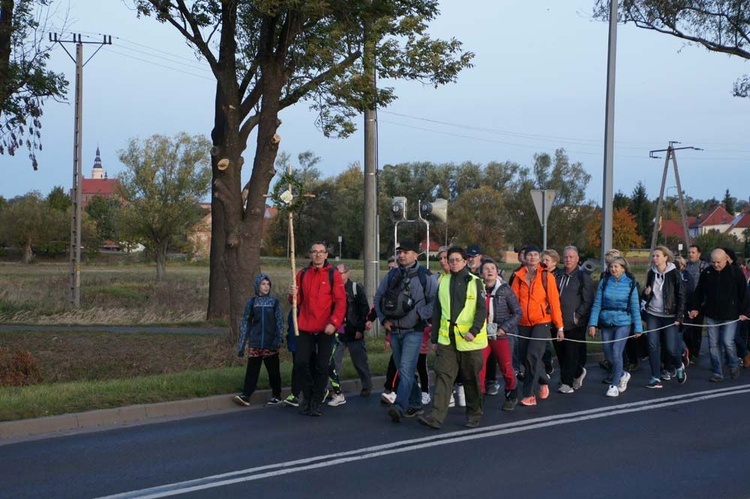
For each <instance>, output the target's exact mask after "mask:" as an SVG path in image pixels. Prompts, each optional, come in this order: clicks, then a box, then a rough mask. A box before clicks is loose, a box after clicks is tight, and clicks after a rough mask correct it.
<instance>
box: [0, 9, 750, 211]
mask: <svg viewBox="0 0 750 499" xmlns="http://www.w3.org/2000/svg"><path fill="white" fill-rule="evenodd" d="M56 3H57V4H58V5H60V6H61V7H58V12H57V14H58V16H60V15H63V14H64V13H65V12H64V11H65V9H66V8H67V9H68V16H69V30H70V31H69V32H75V33H81V34H83V35H85V36H87V38H86V40H87V41H96V40H99V39H101V35H100V34H108V35H112V41H113V44H112V45H111V46H106V47H104V48H102V49H101V50H100V51H99V52H98V53H97V54H96V55H95V56H94V57H93V58H92V59H91V60H90V61H89V62H88V64H87V65H86V67H85V69H84V112H83V114H84V117H83V126H84V130H83V174H84V177H89V176H90V174H91V167H92V165H93V162H94V154H95V151H96V148H97V146H99V147H100V148H101V152H102V160H103V164H104V167H105V169H106V171H107V173H108V175H109V176H110V177H114V176H116V175H117V174H118V173H119V172H120V171H122V168H123V166H122V165H121V164H120V163H119V160H118V159H117V158H118V151H119V150H121V149H124V148H125V147H126V144H127V141H128V140H129V139H130V138H131V137H141V138H145V137H148V136H150V135H152V134H155V133H160V134H168V135H172V134H175V133H177V132H180V131H185V132H188V133H191V134H206V135H209V134H210V131H211V126H212V120H213V115H212V110H213V99H214V88H215V84H214V83H213V78H212V76H211V74H210V72H209V71H208V69H207V66H206V65H205V64H204V63H202V62H199V61H197V60H196V59H195V57H194V55H193V53H192V51H191V49H190V48H189V47H187V46H186V44H185V43H184V42H183V40H182V39H181V37H180V36H179V35H178V33H177V32H176V30H174V29H173V28H171V27H170V26H167V25H163V24H159V23H158V22H156V21H155V20H154V19H152V18H145V19H140V20H139V19H137V18H136V15H135V13H134V11H133V10H132V9H131V8H129V7H128V5H129V3H128V2H123V1H121V0H69V2H67V3H65V2H59V1H58V2H56ZM592 6H593V0H592V1H585V0H570V1H568V0H534V1H529V0H518V1H510V0H500V1H498V0H472V1H471V2H459V1H457V0H443V1H442V2H441V10H442V16H441V17H440V19H439V20H438V21H437V22H435V23H434V24H433V29H432V32H433V34H434V35H435V36H439V37H444V38H445V37H456V38H458V39H459V40H462V41H463V42H464V46H465V48H466V49H468V50H471V51H473V52H474V53H476V58H475V59H474V68H472V69H469V70H466V71H465V72H464V73H462V74H461V75H460V77H459V81H458V83H456V84H452V85H448V86H445V87H441V88H439V89H434V88H432V87H429V86H424V85H422V84H420V83H415V82H411V83H395V84H394V85H395V86H396V93H397V95H398V96H399V99H398V100H397V101H396V102H395V103H394V104H393V105H392V106H391V107H390V108H388V109H382V110H381V111H380V113H379V164H380V166H381V167H382V166H384V165H386V164H395V163H402V162H410V161H432V162H435V163H443V162H457V163H460V162H464V161H472V162H477V163H482V164H485V163H487V162H490V161H508V160H509V161H515V162H518V163H520V164H522V165H526V166H530V165H531V164H532V163H533V155H534V154H535V153H540V152H548V153H550V154H552V153H554V150H555V149H556V148H559V147H563V148H565V149H566V151H567V152H568V154H569V156H570V159H571V161H573V162H575V161H580V162H581V163H583V165H584V168H585V169H586V170H587V171H588V172H589V173H590V174H591V175H592V180H591V183H590V184H589V188H588V190H587V197H588V198H589V199H591V200H594V201H596V202H597V203H599V204H600V203H601V192H602V168H603V166H602V165H603V137H604V106H605V90H606V88H605V86H606V63H607V25H606V24H605V23H602V22H599V21H594V20H592V19H591V11H592ZM68 38H69V37H68ZM66 48H68V50H69V51H70V52H71V53H72V54H75V49H74V46H73V45H72V44H67V45H66ZM95 48H96V46H95V45H86V46H85V56H86V58H88V56H90V55H91V54H93V52H94V50H95ZM50 67H51V68H52V69H53V70H55V71H61V72H64V73H65V74H66V75H67V77H68V80H69V81H70V82H71V87H70V92H69V95H70V103H54V102H49V103H48V104H47V106H46V107H45V114H44V117H43V129H42V141H43V145H44V150H43V151H42V152H41V153H38V160H39V163H40V167H39V171H36V172H34V171H32V169H31V167H30V165H29V163H28V160H27V159H26V154H25V152H24V151H23V150H22V151H20V152H19V153H18V154H17V156H16V157H15V158H10V157H8V156H0V163H1V164H2V165H3V168H4V170H5V171H6V172H7V175H6V180H5V181H4V182H2V185H0V195H2V196H5V197H6V198H11V197H14V196H17V195H21V194H25V193H26V192H29V191H31V190H38V191H40V192H41V193H42V194H44V195H46V194H47V193H48V192H49V191H50V190H51V189H52V188H53V187H54V186H56V185H61V186H64V187H65V188H66V189H68V188H69V187H70V185H71V183H72V175H73V174H72V169H73V167H72V165H73V159H72V158H73V111H74V106H73V95H74V88H73V87H74V81H75V64H74V62H73V61H72V60H71V59H70V58H69V57H68V55H67V54H66V53H65V51H64V50H63V48H62V47H60V46H59V45H58V46H56V47H55V48H54V50H53V57H52V59H51V62H50ZM743 73H750V65H748V63H747V61H744V60H742V59H739V58H731V57H729V56H725V55H722V54H717V53H709V52H708V51H706V50H705V49H702V48H700V47H695V46H685V45H684V44H683V43H681V42H680V41H679V40H676V39H674V38H671V37H669V36H666V35H659V34H656V33H651V32H647V31H645V30H639V29H637V28H635V27H634V26H632V25H630V24H628V25H620V26H619V29H618V46H617V87H616V111H615V178H614V185H615V192H617V191H622V192H625V193H626V194H630V193H631V192H632V190H633V188H634V187H635V185H636V183H637V182H638V181H639V180H641V181H643V182H644V183H645V185H646V188H647V191H648V193H649V195H650V196H651V197H655V196H656V195H658V190H659V185H660V182H661V172H662V168H663V164H664V163H663V159H661V160H658V159H649V157H648V156H649V154H648V153H649V150H652V149H664V148H666V147H667V145H668V142H669V141H670V140H676V141H680V142H682V145H684V146H696V147H701V148H704V149H705V150H704V151H681V152H678V156H677V159H678V163H679V167H680V177H681V181H682V185H683V189H685V190H686V191H687V193H688V194H689V195H690V196H693V197H696V198H704V199H706V198H711V197H716V198H718V199H721V198H722V197H723V195H724V192H725V190H726V189H727V188H729V189H730V192H731V193H732V195H734V196H736V197H738V198H741V199H748V197H749V196H750V189H748V182H747V179H748V173H747V172H748V166H750V144H748V137H749V136H750V134H749V133H748V125H750V99H739V98H735V97H732V95H731V90H732V83H733V82H734V81H735V80H736V79H737V78H738V77H739V76H741V75H742V74H743ZM282 120H283V124H282V126H281V128H280V130H279V133H280V134H281V136H282V143H281V150H282V151H286V152H288V153H290V154H291V155H292V157H294V158H296V155H297V154H298V153H300V152H303V151H306V150H311V151H313V152H314V153H315V154H316V155H318V156H320V157H321V158H322V162H321V165H320V166H321V170H322V171H323V173H324V175H333V174H336V173H338V172H340V171H342V170H343V169H344V168H346V167H347V166H348V165H350V164H351V163H354V162H360V163H361V162H362V161H363V147H364V146H363V135H362V134H361V133H357V134H355V135H353V136H352V137H350V138H348V139H346V140H337V139H325V138H324V137H323V136H322V134H321V133H320V132H319V131H318V130H316V128H315V126H314V120H315V116H314V115H313V114H311V113H310V112H309V111H308V110H307V104H306V103H304V102H302V103H301V104H298V105H297V107H296V108H294V109H289V110H286V111H284V112H283V114H282ZM253 144H254V138H251V144H250V148H249V151H248V152H246V153H245V155H246V159H250V158H251V157H252V154H253V152H254V150H253ZM246 164H252V161H251V160H250V161H247V163H246ZM249 175H250V172H249V168H246V171H244V172H243V176H244V177H245V178H248V177H249ZM674 184H675V182H674V176H673V175H672V174H670V176H669V180H668V182H667V186H668V187H667V194H671V195H674V194H675V191H676V189H675V188H673V187H672V186H674Z"/></svg>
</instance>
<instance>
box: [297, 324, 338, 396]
mask: <svg viewBox="0 0 750 499" xmlns="http://www.w3.org/2000/svg"><path fill="white" fill-rule="evenodd" d="M333 340H334V337H333V335H332V334H331V335H329V334H325V333H316V334H310V333H305V332H300V335H299V336H298V337H297V355H296V356H295V358H294V371H295V374H296V375H297V376H298V377H299V381H300V383H301V385H302V396H303V397H304V399H305V403H306V404H310V403H315V402H317V403H318V404H319V403H321V402H322V400H323V392H324V391H325V389H326V383H327V382H328V362H329V360H330V358H331V350H332V349H333ZM313 353H314V354H315V357H314V358H313Z"/></svg>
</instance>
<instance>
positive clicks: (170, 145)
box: [117, 133, 211, 280]
mask: <svg viewBox="0 0 750 499" xmlns="http://www.w3.org/2000/svg"><path fill="white" fill-rule="evenodd" d="M209 148H210V142H209V141H208V139H207V138H205V137H203V136H194V137H191V136H190V135H187V134H185V133H180V134H177V135H176V136H175V137H174V138H170V137H165V136H163V135H154V136H152V137H149V138H148V139H146V140H143V141H140V140H137V139H132V140H131V141H130V144H129V145H128V148H127V149H125V150H124V151H120V161H121V162H122V163H123V164H124V165H125V167H126V170H125V171H124V172H122V173H121V174H120V175H119V176H118V180H119V185H118V193H119V195H120V197H121V198H122V200H123V205H124V207H123V209H122V211H121V212H120V218H119V220H118V222H117V225H118V227H119V229H120V233H121V235H122V237H123V238H124V239H127V240H128V242H140V243H141V244H143V245H144V246H145V247H146V249H147V250H149V251H150V252H151V254H152V256H153V258H154V261H155V262H156V278H157V280H161V279H162V278H163V277H164V272H165V267H166V263H167V252H169V251H174V250H175V248H176V247H177V246H179V245H180V243H181V242H182V240H183V239H184V238H185V236H187V234H188V233H189V232H190V230H191V229H192V228H194V227H195V225H196V224H197V223H198V221H200V219H201V218H203V216H204V214H203V213H202V212H201V209H200V201H201V199H203V197H204V196H205V195H206V194H208V190H209V183H210V181H211V170H210V159H209V153H208V150H209Z"/></svg>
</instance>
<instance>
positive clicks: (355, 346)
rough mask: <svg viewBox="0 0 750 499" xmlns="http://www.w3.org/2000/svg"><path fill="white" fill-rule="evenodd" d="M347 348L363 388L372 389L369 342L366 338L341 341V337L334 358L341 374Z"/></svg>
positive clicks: (337, 369)
mask: <svg viewBox="0 0 750 499" xmlns="http://www.w3.org/2000/svg"><path fill="white" fill-rule="evenodd" d="M346 350H349V356H350V357H351V358H352V364H353V365H354V369H355V370H356V371H357V375H358V376H359V381H360V382H361V383H362V388H363V389H368V390H369V389H371V388H372V376H371V375H370V364H369V363H368V361H367V344H366V343H365V339H364V338H362V339H361V340H349V341H341V339H340V338H339V345H338V347H337V348H335V349H334V352H333V360H334V363H335V365H336V371H337V372H338V374H339V376H340V375H341V372H342V371H341V370H342V366H343V363H344V352H345V351H346ZM394 367H395V366H394Z"/></svg>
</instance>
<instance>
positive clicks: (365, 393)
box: [359, 388, 372, 397]
mask: <svg viewBox="0 0 750 499" xmlns="http://www.w3.org/2000/svg"><path fill="white" fill-rule="evenodd" d="M370 393H372V388H362V391H361V392H359V396H360V397H369V396H370Z"/></svg>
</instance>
